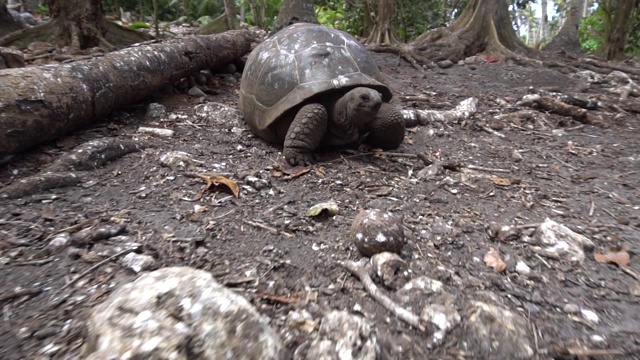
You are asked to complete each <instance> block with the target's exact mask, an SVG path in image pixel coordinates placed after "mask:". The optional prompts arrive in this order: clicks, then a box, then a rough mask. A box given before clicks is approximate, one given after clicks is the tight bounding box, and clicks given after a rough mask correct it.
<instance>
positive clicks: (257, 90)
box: [240, 23, 391, 142]
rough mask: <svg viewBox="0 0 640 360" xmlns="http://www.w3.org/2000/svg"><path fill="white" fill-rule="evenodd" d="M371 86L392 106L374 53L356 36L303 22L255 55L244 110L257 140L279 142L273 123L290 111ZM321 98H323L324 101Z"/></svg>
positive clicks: (244, 85)
mask: <svg viewBox="0 0 640 360" xmlns="http://www.w3.org/2000/svg"><path fill="white" fill-rule="evenodd" d="M361 86H363V87H370V88H373V89H375V90H377V91H378V92H380V93H381V94H382V98H383V101H385V102H389V100H390V99H391V91H390V90H389V88H388V87H387V86H386V85H384V84H383V83H382V81H381V80H380V70H379V69H378V66H377V65H376V62H375V60H374V59H373V57H372V56H371V54H370V53H369V51H368V50H367V49H366V48H365V47H364V46H362V44H360V43H359V42H358V40H356V39H355V38H354V37H353V36H351V35H349V34H347V33H345V32H342V31H339V30H335V29H330V28H327V27H324V26H321V25H316V24H306V23H298V24H293V25H291V26H289V27H287V28H284V29H282V30H281V31H279V32H277V33H276V34H275V35H273V36H272V37H270V38H268V39H267V40H265V41H264V42H262V43H261V44H260V45H258V46H256V48H255V49H254V50H253V51H252V52H251V54H250V55H249V58H248V60H247V63H246V65H245V69H244V72H243V74H242V80H241V83H240V110H241V111H242V114H243V115H244V118H245V119H246V121H247V123H248V125H249V127H250V128H251V130H252V131H253V132H254V133H255V134H257V135H258V136H260V137H262V138H264V139H266V140H270V141H274V142H276V141H280V140H282V139H278V138H277V136H276V133H275V131H274V130H273V126H272V125H273V124H275V123H276V122H277V121H279V120H280V119H281V118H283V117H284V116H285V114H286V113H287V112H288V111H289V110H293V109H296V108H299V107H301V106H302V105H304V104H306V103H309V102H312V101H321V97H322V94H326V93H327V92H333V91H343V92H347V91H348V90H350V89H352V88H354V87H361ZM319 99H320V100H319Z"/></svg>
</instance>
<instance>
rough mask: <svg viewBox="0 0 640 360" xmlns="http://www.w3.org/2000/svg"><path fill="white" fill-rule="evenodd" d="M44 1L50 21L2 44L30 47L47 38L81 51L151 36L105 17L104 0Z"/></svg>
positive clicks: (0, 43)
mask: <svg viewBox="0 0 640 360" xmlns="http://www.w3.org/2000/svg"><path fill="white" fill-rule="evenodd" d="M44 4H45V5H46V6H47V7H48V8H49V12H50V14H51V19H50V20H49V21H47V22H45V23H43V24H40V25H37V26H34V27H32V28H28V29H24V30H21V31H18V32H14V33H11V34H9V35H6V36H5V37H3V38H0V46H18V47H26V46H27V45H28V44H30V43H32V42H34V41H46V42H49V43H52V44H57V45H59V46H70V47H72V48H74V49H77V50H81V49H87V48H92V47H96V46H97V47H100V48H102V49H104V50H109V51H110V50H115V49H118V48H122V47H124V46H126V45H130V44H133V43H137V42H141V41H145V40H149V39H151V36H150V35H147V34H144V33H141V32H137V31H134V30H129V29H126V28H124V27H121V26H119V25H117V24H116V23H114V22H111V21H108V20H107V19H105V18H104V14H103V12H102V3H101V2H100V0H44Z"/></svg>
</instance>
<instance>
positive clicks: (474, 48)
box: [410, 0, 533, 62]
mask: <svg viewBox="0 0 640 360" xmlns="http://www.w3.org/2000/svg"><path fill="white" fill-rule="evenodd" d="M508 9H509V4H508V3H507V1H506V0H469V2H468V4H467V6H466V7H465V8H464V10H463V11H462V13H461V14H460V17H458V18H457V19H456V20H455V21H454V22H453V23H452V24H451V26H449V27H446V28H438V29H435V30H432V31H429V32H427V33H425V34H423V35H421V36H419V37H418V38H417V39H415V40H414V41H413V42H411V43H410V45H411V46H412V48H413V49H414V52H416V51H417V52H419V55H420V56H423V57H427V58H428V59H431V60H433V61H440V60H451V61H453V62H456V61H458V60H460V59H464V58H465V57H468V56H471V55H474V54H478V53H480V52H485V53H487V54H488V55H491V56H496V57H498V58H500V59H507V58H512V59H522V57H521V55H531V54H532V53H533V51H532V50H531V49H530V48H528V47H527V46H526V45H525V44H524V42H522V40H520V38H518V36H517V35H516V32H515V30H514V29H513V26H512V24H511V18H510V16H509V10H508Z"/></svg>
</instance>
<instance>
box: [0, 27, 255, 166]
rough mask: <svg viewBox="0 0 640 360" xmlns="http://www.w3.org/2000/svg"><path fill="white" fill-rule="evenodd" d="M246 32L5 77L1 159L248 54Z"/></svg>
mask: <svg viewBox="0 0 640 360" xmlns="http://www.w3.org/2000/svg"><path fill="white" fill-rule="evenodd" d="M251 41H252V36H251V33H250V32H249V31H248V30H235V31H231V32H227V33H224V34H219V35H212V36H191V37H186V38H180V39H175V40H171V41H167V42H165V43H159V44H153V45H143V46H138V47H133V48H128V49H125V50H122V51H119V52H114V53H110V54H107V55H105V56H104V57H101V58H96V59H93V60H91V61H82V62H76V63H71V64H65V65H57V66H33V67H27V68H18V69H7V70H3V71H0V159H1V158H4V157H6V156H8V155H12V154H15V153H17V152H19V151H22V150H24V149H27V148H29V147H32V146H34V145H37V144H39V143H42V142H45V141H50V140H53V139H56V138H57V137H59V136H61V135H63V134H65V133H67V132H69V131H71V130H74V129H76V128H78V127H81V126H85V125H89V124H91V123H93V122H95V121H98V120H99V119H101V118H103V117H104V116H106V115H107V114H109V113H110V112H112V111H113V110H115V109H118V108H121V107H122V106H125V105H128V104H131V103H134V102H136V101H139V100H141V99H143V98H145V97H148V96H149V95H151V93H152V92H154V91H156V90H157V89H158V88H159V87H160V86H161V85H163V84H165V83H168V82H169V83H171V82H175V81H177V80H179V79H181V78H184V77H186V76H189V75H191V74H193V73H195V72H197V71H199V70H203V69H210V68H216V67H221V66H223V65H226V64H228V63H230V62H232V61H234V60H235V59H237V58H239V57H241V56H242V55H244V54H246V53H247V52H249V50H250V46H251Z"/></svg>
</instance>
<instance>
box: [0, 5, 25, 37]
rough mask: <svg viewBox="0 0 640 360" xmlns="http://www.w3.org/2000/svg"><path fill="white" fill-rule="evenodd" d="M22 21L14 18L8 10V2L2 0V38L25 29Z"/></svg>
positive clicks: (0, 10)
mask: <svg viewBox="0 0 640 360" xmlns="http://www.w3.org/2000/svg"><path fill="white" fill-rule="evenodd" d="M21 20H22V19H17V18H14V17H13V16H12V15H11V13H10V12H9V9H7V2H6V0H0V38H2V37H3V36H5V35H7V34H10V33H12V32H15V31H18V30H21V29H24V28H25V27H26V24H25V23H24V21H21Z"/></svg>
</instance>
